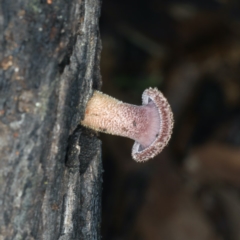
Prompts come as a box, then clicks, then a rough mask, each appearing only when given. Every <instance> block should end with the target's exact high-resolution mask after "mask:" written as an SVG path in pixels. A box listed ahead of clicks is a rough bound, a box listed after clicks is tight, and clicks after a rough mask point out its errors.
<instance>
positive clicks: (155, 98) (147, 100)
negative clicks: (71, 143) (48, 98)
mask: <svg viewBox="0 0 240 240" xmlns="http://www.w3.org/2000/svg"><path fill="white" fill-rule="evenodd" d="M142 103H143V105H142V106H136V105H131V104H128V103H123V102H121V101H118V100H117V99H115V98H112V97H110V96H108V95H106V94H103V93H101V92H99V91H95V92H94V93H93V96H92V98H91V99H90V100H89V102H88V104H87V107H86V111H85V117H84V119H83V121H82V122H81V124H82V125H84V126H86V127H88V128H91V129H93V130H96V131H99V132H104V133H109V134H113V135H119V136H123V137H128V138H131V139H133V140H135V143H134V145H133V148H132V157H133V159H134V160H136V161H137V162H143V161H146V160H148V159H150V158H153V157H155V156H156V155H157V154H159V153H160V152H161V151H162V150H163V148H164V147H165V146H166V145H167V144H168V141H169V139H170V137H171V134H172V128H173V114H172V111H171V108H170V106H169V104H168V102H167V100H166V98H165V97H164V96H163V94H162V93H161V92H160V91H159V90H158V89H157V88H149V89H146V90H145V91H144V92H143V95H142Z"/></svg>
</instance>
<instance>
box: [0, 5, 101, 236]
mask: <svg viewBox="0 0 240 240" xmlns="http://www.w3.org/2000/svg"><path fill="white" fill-rule="evenodd" d="M99 14H100V2H99V0H82V1H81V0H73V1H66V0H27V1H26V0H1V2H0V33H1V34H0V212H1V214H0V239H61V240H62V239H91V240H92V239H100V232H99V226H100V209H101V204H100V203H101V201H100V199H101V172H102V166H101V151H100V141H99V140H98V139H97V138H96V136H95V134H94V133H93V132H92V131H90V130H86V129H84V128H83V127H81V126H79V125H78V124H79V122H80V120H81V119H82V118H83V115H84V109H85V106H86V103H87V101H88V99H89V98H90V96H91V94H92V91H93V89H98V88H99V87H100V84H101V80H100V73H99V53H100V40H99V32H98V20H99Z"/></svg>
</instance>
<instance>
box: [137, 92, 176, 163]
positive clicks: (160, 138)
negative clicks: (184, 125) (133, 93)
mask: <svg viewBox="0 0 240 240" xmlns="http://www.w3.org/2000/svg"><path fill="white" fill-rule="evenodd" d="M151 101H152V102H153V103H154V104H155V106H156V108H157V110H158V113H159V119H160V121H159V132H158V134H156V139H155V140H154V141H153V142H152V143H151V144H150V145H149V146H148V147H145V148H143V146H142V145H141V144H140V143H138V142H136V141H135V142H134V145H133V148H132V157H133V159H134V160H136V161H137V162H144V161H147V160H148V159H150V158H153V157H155V156H156V155H157V154H159V153H160V152H161V151H162V150H163V148H164V147H165V146H166V145H167V144H168V142H169V140H170V138H171V134H172V129H173V113H172V110H171V107H170V105H169V103H168V102H167V99H166V98H165V97H164V96H163V94H162V93H161V92H160V91H159V90H158V89H157V88H148V89H146V90H145V91H144V92H143V94H142V103H143V105H147V104H149V103H150V102H151Z"/></svg>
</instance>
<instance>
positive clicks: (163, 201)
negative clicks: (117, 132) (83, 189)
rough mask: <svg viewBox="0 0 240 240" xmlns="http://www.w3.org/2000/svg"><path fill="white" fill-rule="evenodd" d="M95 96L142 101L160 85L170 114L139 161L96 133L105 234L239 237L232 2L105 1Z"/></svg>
mask: <svg viewBox="0 0 240 240" xmlns="http://www.w3.org/2000/svg"><path fill="white" fill-rule="evenodd" d="M100 21H101V22H100V29H101V38H102V44H103V50H102V56H101V72H102V79H103V85H102V90H103V92H105V93H107V94H109V95H111V96H114V97H116V98H118V99H121V100H122V101H124V102H128V103H132V104H137V105H139V104H141V94H142V92H143V91H144V89H145V88H147V87H158V88H159V89H160V90H161V91H162V92H163V93H164V94H165V96H166V97H167V99H168V100H169V102H170V105H171V107H172V110H173V112H174V118H175V126H174V133H173V136H172V139H171V140H170V143H169V145H168V147H167V148H166V149H165V150H164V151H163V152H162V153H161V154H160V155H158V156H157V157H156V158H154V159H152V160H150V161H148V162H146V163H136V162H135V161H133V160H132V159H131V148H132V145H133V141H132V140H129V139H125V138H121V137H115V136H110V135H104V134H101V139H102V142H103V143H102V145H103V166H104V173H103V213H102V214H103V215H102V217H103V220H102V236H103V239H104V240H122V239H123V240H159V239H162V240H239V239H240V1H239V0H188V1H180V0H138V1H133V0H103V5H102V15H101V19H100Z"/></svg>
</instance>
